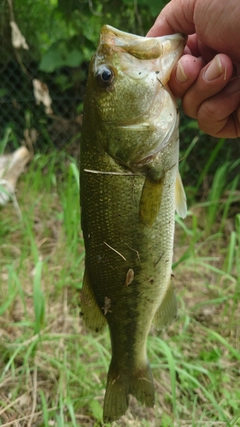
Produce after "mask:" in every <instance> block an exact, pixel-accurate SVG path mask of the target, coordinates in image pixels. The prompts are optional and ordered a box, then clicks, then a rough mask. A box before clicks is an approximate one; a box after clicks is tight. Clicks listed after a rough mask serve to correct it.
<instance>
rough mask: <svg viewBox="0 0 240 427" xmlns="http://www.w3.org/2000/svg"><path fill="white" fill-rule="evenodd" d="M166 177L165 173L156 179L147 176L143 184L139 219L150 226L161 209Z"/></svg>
mask: <svg viewBox="0 0 240 427" xmlns="http://www.w3.org/2000/svg"><path fill="white" fill-rule="evenodd" d="M164 178H165V175H163V176H162V177H161V178H160V179H159V180H158V181H154V180H153V179H151V178H150V176H147V177H146V179H145V182H144V185H143V189H142V194H141V199H140V203H139V221H140V222H141V223H142V224H144V225H147V226H149V227H150V226H151V225H153V223H154V222H155V220H156V218H157V215H158V212H159V209H160V205H161V201H162V191H163V183H164Z"/></svg>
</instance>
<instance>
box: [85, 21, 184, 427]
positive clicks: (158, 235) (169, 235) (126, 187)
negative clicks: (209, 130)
mask: <svg viewBox="0 0 240 427" xmlns="http://www.w3.org/2000/svg"><path fill="white" fill-rule="evenodd" d="M184 45H185V39H184V37H183V36H182V35H180V34H178V35H172V36H166V37H159V38H145V37H140V36H135V35H131V34H128V33H124V32H121V31H119V30H116V29H115V28H112V27H110V26H104V27H103V28H102V30H101V37H100V43H99V46H98V49H97V52H96V54H95V55H94V57H93V59H92V61H91V64H90V68H89V76H88V82H87V89H86V94H85V102H84V115H83V129H82V141H81V156H80V199H81V225H82V230H83V236H84V243H85V251H86V257H85V273H84V279H83V289H82V293H81V314H82V316H83V319H84V321H85V323H86V325H87V326H88V327H89V328H90V329H92V330H94V331H97V332H98V331H101V330H102V329H103V328H104V326H105V325H106V324H108V326H109V330H110V337H111V345H112V360H111V364H110V367H109V372H108V378H107V387H106V394H105V400H104V410H103V418H104V422H112V421H113V420H116V419H118V418H119V417H120V416H122V415H124V414H125V412H126V410H127V407H128V395H129V394H132V395H134V396H135V397H136V398H137V399H138V400H139V401H140V402H142V403H144V404H145V405H147V406H150V407H151V406H153V405H154V386H153V379H152V374H151V370H150V367H149V364H148V359H147V355H146V342H147V336H148V333H149V330H150V327H151V324H152V322H154V323H155V325H156V327H157V328H158V329H161V328H163V327H165V326H166V325H168V324H169V323H171V321H172V320H173V319H174V317H175V316H176V311H177V306H176V299H175V295H174V290H173V286H172V282H171V266H172V253H173V239H174V216H175V210H177V211H178V212H179V213H180V214H181V215H182V216H185V213H186V202H185V195H184V190H183V187H182V184H181V180H180V177H179V174H178V153H179V136H178V109H177V106H176V103H175V100H174V99H173V96H172V94H171V93H170V91H169V89H168V87H167V81H168V80H169V78H170V74H171V71H172V68H173V66H174V65H175V63H176V61H177V60H178V59H179V57H180V56H181V54H182V51H183V48H184Z"/></svg>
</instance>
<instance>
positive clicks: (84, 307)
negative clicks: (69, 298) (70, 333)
mask: <svg viewBox="0 0 240 427" xmlns="http://www.w3.org/2000/svg"><path fill="white" fill-rule="evenodd" d="M80 315H81V316H82V318H83V321H84V323H85V325H86V326H87V327H88V328H89V329H91V330H92V331H95V332H101V331H102V330H103V329H104V327H105V326H106V324H107V321H106V317H104V315H103V312H102V311H101V309H100V308H99V307H98V305H97V303H96V300H95V298H94V295H93V291H92V288H91V284H90V282H89V279H88V274H87V271H86V269H85V272H84V276H83V286H82V290H81V313H80Z"/></svg>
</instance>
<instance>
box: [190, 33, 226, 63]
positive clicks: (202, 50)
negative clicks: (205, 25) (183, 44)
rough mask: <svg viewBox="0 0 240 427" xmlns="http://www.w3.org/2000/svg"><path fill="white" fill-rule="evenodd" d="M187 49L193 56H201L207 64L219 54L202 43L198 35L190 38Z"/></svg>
mask: <svg viewBox="0 0 240 427" xmlns="http://www.w3.org/2000/svg"><path fill="white" fill-rule="evenodd" d="M187 47H188V48H189V50H190V52H191V54H192V55H193V56H196V57H199V56H201V57H202V58H203V59H204V61H205V63H207V62H210V61H211V60H212V59H213V58H214V56H216V55H217V54H218V53H219V52H217V51H216V50H214V49H212V48H210V47H209V46H206V45H205V44H204V43H202V42H201V41H200V40H199V38H198V37H197V35H196V34H192V35H190V36H188V40H187Z"/></svg>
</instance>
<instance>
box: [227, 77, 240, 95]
mask: <svg viewBox="0 0 240 427" xmlns="http://www.w3.org/2000/svg"><path fill="white" fill-rule="evenodd" d="M239 91H240V77H235V78H234V79H232V80H230V82H229V83H228V84H227V86H226V88H225V89H224V93H225V94H227V95H232V94H233V93H236V92H239Z"/></svg>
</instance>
